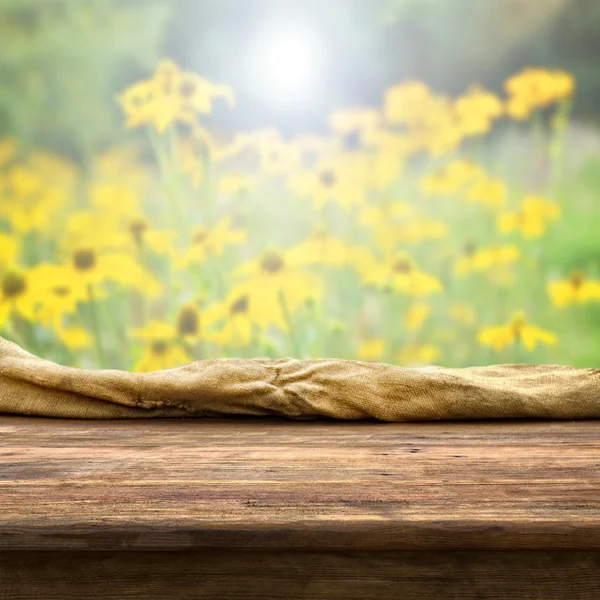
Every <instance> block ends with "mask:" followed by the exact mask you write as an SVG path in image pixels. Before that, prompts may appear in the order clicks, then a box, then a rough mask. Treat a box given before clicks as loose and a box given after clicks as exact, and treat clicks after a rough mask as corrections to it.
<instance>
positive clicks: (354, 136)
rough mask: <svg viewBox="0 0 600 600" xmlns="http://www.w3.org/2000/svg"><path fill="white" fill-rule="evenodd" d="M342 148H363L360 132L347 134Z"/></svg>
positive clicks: (343, 138) (356, 130)
mask: <svg viewBox="0 0 600 600" xmlns="http://www.w3.org/2000/svg"><path fill="white" fill-rule="evenodd" d="M342 146H343V147H344V148H345V149H346V150H358V149H359V148H360V146H361V144H360V131H359V130H358V129H355V130H354V131H349V132H348V133H345V134H344V135H343V137H342Z"/></svg>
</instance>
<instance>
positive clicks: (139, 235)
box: [129, 219, 148, 244]
mask: <svg viewBox="0 0 600 600" xmlns="http://www.w3.org/2000/svg"><path fill="white" fill-rule="evenodd" d="M129 231H130V232H131V235H132V236H133V239H134V240H135V242H136V243H137V244H141V243H142V239H143V236H144V234H145V233H146V231H148V223H146V221H144V220H143V219H136V220H135V221H132V222H131V223H130V224H129Z"/></svg>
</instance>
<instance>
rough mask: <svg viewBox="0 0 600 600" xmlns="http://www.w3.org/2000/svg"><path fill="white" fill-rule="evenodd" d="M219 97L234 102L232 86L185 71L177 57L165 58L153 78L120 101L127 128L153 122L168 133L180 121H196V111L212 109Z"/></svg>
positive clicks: (157, 128) (121, 97)
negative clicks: (218, 83) (214, 101)
mask: <svg viewBox="0 0 600 600" xmlns="http://www.w3.org/2000/svg"><path fill="white" fill-rule="evenodd" d="M218 97H222V98H224V99H225V100H227V102H228V103H229V104H230V105H233V92H232V91H231V88H229V87H227V86H224V85H217V84H214V83H212V82H210V81H208V80H207V79H204V78H202V77H200V76H198V75H196V74H194V73H190V72H187V71H181V70H180V69H179V67H178V65H177V64H175V63H174V62H173V61H171V60H163V61H161V62H160V63H159V65H158V67H157V69H156V72H155V74H154V75H153V77H152V78H151V79H149V80H146V81H141V82H139V83H136V84H134V85H133V86H131V87H130V88H129V89H127V90H126V91H125V92H124V93H123V94H122V95H121V96H119V97H118V101H119V103H120V104H121V107H122V108H123V111H124V113H125V116H126V118H127V121H126V123H125V126H126V127H127V128H133V127H138V126H140V125H143V124H146V123H151V124H153V125H154V127H155V128H156V130H157V131H158V132H159V133H164V132H165V131H166V130H167V128H168V127H169V126H170V125H172V124H173V123H175V122H177V121H181V122H184V123H188V124H191V125H193V124H195V123H196V113H201V114H207V113H210V111H211V110H212V102H213V100H214V99H215V98H218Z"/></svg>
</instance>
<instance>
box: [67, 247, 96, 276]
mask: <svg viewBox="0 0 600 600" xmlns="http://www.w3.org/2000/svg"><path fill="white" fill-rule="evenodd" d="M73 266H74V267H75V268H76V269H77V270H78V271H90V270H91V269H93V268H94V267H95V266H96V253H95V252H94V251H93V250H89V249H86V250H77V251H76V252H75V253H74V254H73Z"/></svg>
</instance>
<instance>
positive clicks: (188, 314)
mask: <svg viewBox="0 0 600 600" xmlns="http://www.w3.org/2000/svg"><path fill="white" fill-rule="evenodd" d="M199 330H200V320H199V318H198V311H197V310H196V309H195V308H194V307H193V306H184V307H183V308H182V309H181V310H180V311H179V315H178V316H177V334H178V335H180V336H181V335H197V334H198V331H199Z"/></svg>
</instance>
